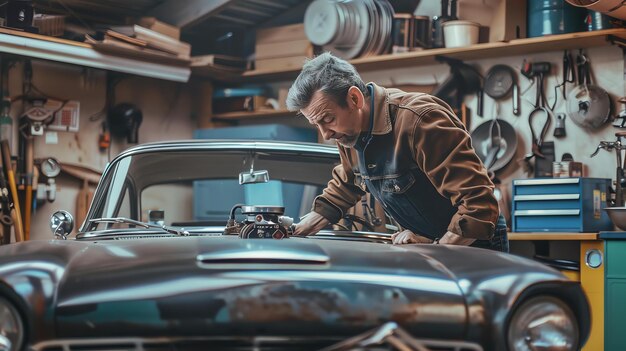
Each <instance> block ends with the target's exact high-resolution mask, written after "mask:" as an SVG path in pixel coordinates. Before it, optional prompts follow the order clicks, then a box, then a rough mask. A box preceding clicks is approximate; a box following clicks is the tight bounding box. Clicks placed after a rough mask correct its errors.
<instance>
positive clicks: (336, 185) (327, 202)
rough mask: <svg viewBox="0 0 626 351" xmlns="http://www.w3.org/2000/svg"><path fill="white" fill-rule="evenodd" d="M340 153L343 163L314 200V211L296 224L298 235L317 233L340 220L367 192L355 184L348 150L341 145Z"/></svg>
mask: <svg viewBox="0 0 626 351" xmlns="http://www.w3.org/2000/svg"><path fill="white" fill-rule="evenodd" d="M339 154H340V156H341V164H339V165H338V166H336V167H335V168H334V169H333V173H332V179H331V180H330V181H329V182H328V185H327V186H326V188H325V189H324V191H323V193H322V194H321V195H319V196H317V197H316V198H315V200H314V201H313V212H314V213H311V214H310V215H309V216H307V218H306V219H304V220H303V221H302V222H301V223H299V224H298V225H296V231H295V234H296V235H311V234H315V233H317V232H318V231H319V230H320V229H321V228H323V227H325V226H326V225H327V224H328V223H337V222H339V220H340V219H341V218H342V217H343V215H344V213H345V212H346V211H347V210H348V209H350V208H351V207H353V206H354V205H356V203H357V202H358V201H359V200H360V199H361V197H362V196H363V195H364V194H365V192H364V191H363V189H361V188H360V187H359V186H357V185H356V184H355V180H354V178H355V176H354V173H353V172H352V168H351V165H350V163H349V161H348V157H349V156H348V153H347V151H346V150H345V149H344V148H343V147H339ZM320 216H321V217H322V218H320ZM324 220H326V222H325V221H324Z"/></svg>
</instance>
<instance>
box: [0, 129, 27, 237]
mask: <svg viewBox="0 0 626 351" xmlns="http://www.w3.org/2000/svg"><path fill="white" fill-rule="evenodd" d="M1 145H2V146H1V147H2V165H3V167H4V170H5V172H6V175H7V178H8V180H9V190H10V194H11V199H12V200H13V210H12V211H11V217H12V218H13V222H14V224H15V228H14V230H15V241H17V242H19V241H23V240H24V227H23V226H22V213H21V211H20V200H19V195H18V193H17V183H16V182H15V173H14V172H13V165H12V164H11V148H10V146H9V143H8V141H6V140H2V142H1Z"/></svg>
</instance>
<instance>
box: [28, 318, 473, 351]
mask: <svg viewBox="0 0 626 351" xmlns="http://www.w3.org/2000/svg"><path fill="white" fill-rule="evenodd" d="M388 324H392V325H393V324H395V323H394V322H389V323H386V324H385V325H383V326H382V327H380V328H376V329H374V331H373V332H378V334H375V335H373V336H374V337H376V338H383V339H386V341H387V343H388V344H390V345H393V346H396V345H402V346H405V345H407V344H409V345H423V346H422V348H421V349H414V348H406V347H405V348H398V347H395V349H400V350H429V349H430V348H433V347H434V348H438V349H446V350H449V351H457V350H463V351H483V348H482V347H481V346H480V345H478V344H475V343H471V342H465V341H447V340H435V339H419V340H418V339H414V338H413V337H412V336H411V335H409V334H408V333H407V332H405V331H404V330H402V329H400V328H398V329H394V330H392V331H393V334H391V335H385V334H384V332H386V331H391V328H390V327H388V326H387V325H388ZM369 333H372V332H369ZM342 339H343V337H338V336H330V337H319V336H318V337H314V336H307V337H301V336H253V337H242V336H235V337H227V336H220V337H217V336H216V337H185V338H182V337H171V338H168V337H157V338H93V339H58V340H48V341H43V342H39V343H37V344H35V345H33V346H32V347H31V349H32V351H47V350H59V349H61V350H65V351H71V350H73V349H75V348H76V349H79V350H83V351H88V350H89V347H93V348H94V349H97V350H103V349H107V350H111V351H117V350H119V351H122V350H124V351H143V350H144V349H145V347H144V345H150V346H152V347H154V346H157V345H163V346H167V345H171V344H175V343H178V342H181V343H186V342H206V343H207V345H206V346H207V350H208V349H210V346H211V345H210V343H211V342H213V343H216V342H222V343H224V342H239V343H247V344H249V345H250V346H251V348H250V349H251V350H261V351H262V350H263V349H264V348H263V347H264V346H263V344H265V343H267V344H269V346H270V347H272V349H275V347H276V344H277V343H280V344H283V345H282V346H285V347H286V346H289V345H295V346H294V347H297V346H298V345H300V346H301V345H303V344H304V343H307V342H310V343H323V342H329V343H332V342H340V344H341V343H345V342H346V341H350V340H351V339H348V340H346V341H341V340H342ZM365 341H368V342H369V341H370V340H365ZM336 345H339V344H335V345H333V346H331V347H335V346H336ZM115 346H117V347H123V348H121V349H116V348H114V347H115ZM237 346H239V347H237ZM237 346H234V347H233V349H237V350H240V349H242V347H241V344H239V345H237ZM371 346H375V345H374V344H371ZM129 347H130V348H129ZM226 349H227V348H226ZM183 350H184V349H183ZM324 350H335V351H338V350H344V349H339V348H334V349H333V348H328V347H327V348H325V349H324ZM350 350H351V349H350Z"/></svg>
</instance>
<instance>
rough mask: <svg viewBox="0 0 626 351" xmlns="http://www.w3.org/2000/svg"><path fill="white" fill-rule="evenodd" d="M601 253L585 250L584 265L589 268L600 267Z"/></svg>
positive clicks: (596, 250)
mask: <svg viewBox="0 0 626 351" xmlns="http://www.w3.org/2000/svg"><path fill="white" fill-rule="evenodd" d="M602 261H603V259H602V252H601V251H600V250H598V249H592V250H587V252H586V253H585V264H587V266H589V267H590V268H598V267H600V266H601V265H602Z"/></svg>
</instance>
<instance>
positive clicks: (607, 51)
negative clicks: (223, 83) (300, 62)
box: [10, 47, 624, 239]
mask: <svg viewBox="0 0 626 351" xmlns="http://www.w3.org/2000/svg"><path fill="white" fill-rule="evenodd" d="M561 56H562V52H552V53H543V54H537V55H529V56H527V57H526V58H527V59H532V60H534V61H549V62H552V63H553V65H554V66H555V68H554V72H557V74H556V75H553V76H551V77H550V78H549V79H548V81H547V85H548V88H547V89H546V92H547V94H548V99H550V100H551V99H552V97H553V92H554V89H553V87H554V85H555V84H556V83H557V82H556V79H557V77H560V71H561V66H560V64H561ZM588 56H589V58H590V59H591V62H592V69H593V71H594V74H595V76H596V79H597V82H599V85H601V86H602V87H603V88H605V89H607V90H608V91H609V93H610V94H611V95H612V98H613V100H615V101H614V103H615V106H616V108H617V111H619V110H620V109H621V108H622V107H621V105H620V104H618V103H617V102H616V100H617V98H618V97H620V96H623V95H624V79H623V70H622V67H623V58H622V52H621V50H620V49H618V48H616V47H604V48H594V49H589V50H588ZM523 59H524V57H521V56H514V57H503V58H500V59H497V60H494V59H485V60H479V61H476V62H469V63H470V64H472V65H475V66H477V67H478V68H479V69H480V70H481V71H482V73H485V72H486V71H487V70H488V69H489V68H490V67H491V66H492V65H495V64H498V63H506V64H509V65H511V66H513V68H514V69H515V70H516V71H518V70H519V68H520V66H521V64H522V61H523ZM448 71H449V70H448V67H447V66H444V65H434V66H422V67H416V68H401V69H396V70H385V71H377V72H364V73H363V74H362V75H363V79H364V80H366V81H375V82H377V83H378V84H380V85H383V86H389V85H393V84H404V83H413V84H432V83H440V82H442V81H444V80H445V78H446V76H447V75H448ZM21 72H22V69H21V66H20V65H17V66H16V67H15V68H13V69H12V70H11V71H10V89H11V90H10V91H11V95H13V96H14V95H18V94H19V93H20V92H21V84H22V79H21ZM518 80H519V82H520V88H521V89H520V91H522V92H523V91H525V90H526V89H527V87H528V86H529V84H530V81H528V80H527V79H526V78H525V77H523V76H519V77H518ZM33 82H34V84H35V85H36V86H37V87H38V88H39V89H40V90H42V91H44V92H46V93H47V94H50V95H53V96H58V97H60V98H68V99H75V100H79V101H80V102H81V118H80V132H79V133H66V132H59V133H58V143H57V144H46V143H45V140H44V138H43V137H41V138H37V139H36V142H35V157H36V158H40V157H46V156H53V157H56V158H57V159H59V160H60V161H61V162H70V163H80V164H84V165H86V166H90V167H92V168H95V169H99V170H102V169H103V168H104V167H105V165H106V163H107V162H108V155H107V154H106V153H102V152H100V151H99V150H98V144H97V141H98V135H99V132H100V122H101V120H99V121H91V120H90V117H91V116H93V115H94V114H96V113H97V112H99V111H100V110H101V109H102V107H103V105H104V93H105V92H104V86H105V74H104V72H102V71H98V70H92V69H82V68H79V67H74V66H69V65H61V64H55V63H47V62H41V61H33ZM289 85H290V82H282V83H278V84H274V86H275V87H276V86H285V87H288V86H289ZM116 91H117V94H116V101H117V102H133V103H135V104H136V105H138V106H139V107H140V108H141V109H142V111H143V114H144V120H143V123H142V125H141V128H140V133H139V141H140V142H141V143H143V142H150V141H158V140H172V139H188V138H192V132H193V130H194V128H196V122H195V120H194V118H193V117H192V111H191V107H190V106H191V104H192V102H194V101H193V98H192V92H193V91H192V88H191V86H190V85H188V84H179V83H173V82H167V81H161V80H156V79H151V78H142V77H130V78H126V79H124V80H123V81H122V82H121V83H120V84H119V85H118V87H117V90H116ZM534 93H535V91H534V87H533V88H531V89H530V90H528V91H527V92H526V93H525V95H523V96H522V99H521V100H522V103H521V109H522V113H521V115H520V116H514V115H512V113H511V110H512V107H511V101H510V99H509V100H505V101H501V102H500V106H501V116H500V117H501V118H502V119H504V120H506V121H507V122H509V123H511V124H512V125H513V126H514V127H515V128H516V130H517V132H518V144H519V147H518V152H517V155H516V156H515V159H514V161H513V162H511V163H510V164H509V165H508V166H507V167H506V168H505V169H503V170H502V171H500V172H499V174H498V175H499V177H500V178H501V179H502V181H503V184H504V186H505V188H508V187H510V183H511V181H512V179H515V178H522V177H525V175H524V173H523V171H522V169H521V167H520V166H519V165H518V163H517V162H515V160H517V159H520V158H522V157H523V155H524V154H525V153H527V152H528V150H529V148H530V130H529V128H528V124H527V116H528V113H529V112H530V111H531V107H532V106H531V102H532V101H533V100H534ZM207 98H208V97H207ZM466 102H467V103H468V104H469V106H470V108H471V109H472V111H476V101H475V98H474V97H473V96H468V97H467V100H466ZM21 109H22V107H21V106H20V104H19V103H16V104H14V105H13V109H12V115H13V117H14V125H15V124H17V118H16V117H17V115H18V113H19V111H21ZM494 111H495V109H494V104H493V101H492V100H491V99H490V98H489V97H485V103H484V117H483V118H480V117H477V116H475V113H473V114H472V127H471V128H472V129H473V128H475V127H477V126H478V125H480V124H481V123H483V122H486V121H488V119H489V118H491V117H493V113H494ZM556 112H565V107H564V105H563V103H562V101H560V102H559V104H558V105H557V108H556ZM255 123H286V124H289V125H293V126H307V123H306V121H304V119H303V118H300V119H296V118H283V119H263V120H258V121H257V120H254V121H250V120H249V121H242V122H241V124H255ZM554 124H555V123H554V121H553V123H552V127H551V130H550V131H549V133H548V138H547V140H554V141H555V147H556V156H557V159H560V157H561V155H562V154H563V153H564V152H569V153H571V154H572V155H573V156H574V158H575V159H576V160H578V161H581V162H583V163H584V164H585V166H586V167H585V175H586V176H591V177H604V178H613V176H614V171H615V156H614V154H613V153H608V152H601V153H600V154H598V156H596V157H595V158H593V159H591V158H589V155H590V154H591V153H592V152H593V151H594V150H595V147H596V145H597V144H598V143H599V141H600V140H612V139H613V138H614V137H613V134H614V132H615V129H614V128H613V127H611V126H610V125H608V124H607V125H605V126H604V127H603V128H601V129H599V130H596V131H593V132H589V131H586V130H582V129H581V128H579V127H578V126H576V125H575V124H573V122H572V121H571V120H569V119H568V120H567V121H566V129H567V134H568V135H567V137H566V138H564V139H558V140H555V138H554V137H552V132H553V128H554ZM538 128H540V126H536V129H538ZM129 146H132V145H128V144H127V143H126V142H125V141H124V140H114V142H113V145H112V148H111V156H112V157H114V156H115V155H117V154H118V153H119V152H120V151H122V150H124V149H126V148H127V147H129ZM16 147H17V141H16V140H15V141H14V146H13V154H15V152H16V150H17V149H16ZM57 182H58V187H59V189H58V194H57V200H56V201H55V202H54V203H46V204H45V205H43V206H41V207H40V208H38V209H36V212H35V213H34V215H33V221H32V230H31V238H32V239H48V238H50V237H51V235H50V231H49V229H48V218H49V216H50V214H51V213H53V212H54V211H56V210H58V209H66V210H69V211H70V212H72V213H75V199H76V195H77V194H78V190H79V188H80V185H81V182H80V181H78V180H76V179H74V178H71V177H68V176H62V177H59V178H58V181H57Z"/></svg>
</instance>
